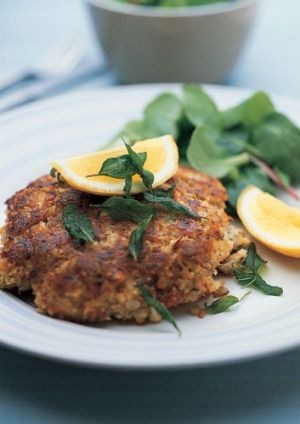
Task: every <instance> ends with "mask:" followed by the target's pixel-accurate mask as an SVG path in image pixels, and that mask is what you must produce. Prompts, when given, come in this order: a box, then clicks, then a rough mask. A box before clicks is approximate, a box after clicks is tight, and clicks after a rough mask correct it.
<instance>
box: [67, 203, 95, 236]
mask: <svg viewBox="0 0 300 424" xmlns="http://www.w3.org/2000/svg"><path fill="white" fill-rule="evenodd" d="M62 220H63V224H64V227H65V229H66V230H67V231H68V233H69V235H70V236H71V237H72V238H74V239H76V240H79V241H81V242H92V241H93V240H94V238H95V232H94V229H93V226H92V223H91V221H90V219H89V217H88V216H87V215H85V214H84V213H83V212H82V211H81V210H80V209H79V208H78V206H76V205H75V204H73V203H69V204H68V205H66V206H65V207H64V208H63V212H62Z"/></svg>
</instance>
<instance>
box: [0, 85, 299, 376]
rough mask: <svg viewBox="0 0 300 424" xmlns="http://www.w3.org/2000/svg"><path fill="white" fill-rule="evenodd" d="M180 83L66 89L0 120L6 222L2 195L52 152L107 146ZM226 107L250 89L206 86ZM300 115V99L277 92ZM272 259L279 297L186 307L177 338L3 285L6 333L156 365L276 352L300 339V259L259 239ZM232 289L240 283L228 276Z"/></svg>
mask: <svg viewBox="0 0 300 424" xmlns="http://www.w3.org/2000/svg"><path fill="white" fill-rule="evenodd" d="M166 89H170V90H175V91H176V90H178V86H175V85H171V86H170V85H168V86H167V85H148V86H132V87H130V86H129V87H122V88H109V89H101V90H99V91H97V90H96V91H88V92H83V93H81V94H76V95H68V96H62V97H59V98H56V99H54V100H50V101H46V102H43V103H39V104H37V105H33V106H30V107H27V108H23V109H20V110H17V111H16V112H12V113H10V114H7V115H5V116H4V117H2V119H0V134H1V138H0V149H1V159H2V161H1V163H2V166H1V171H0V174H1V175H0V176H1V180H0V181H1V190H0V204H1V221H4V210H5V206H4V202H5V200H6V199H7V198H8V197H9V196H11V195H12V194H13V193H14V192H15V191H16V190H18V189H20V188H22V187H24V185H25V184H27V183H29V182H30V181H31V180H33V179H34V178H36V177H38V176H39V175H41V174H43V173H47V172H48V171H49V168H50V161H51V159H53V158H56V157H61V156H68V155H74V154H77V153H81V152H87V151H92V150H95V149H97V148H99V147H101V146H104V145H105V143H106V142H107V140H109V139H110V137H111V136H112V135H113V134H115V132H116V131H117V130H118V129H120V127H121V126H122V124H123V123H124V122H126V121H127V120H128V119H132V118H136V117H138V116H139V115H140V112H141V110H142V108H143V106H144V105H145V103H147V102H148V101H149V100H150V99H151V98H152V97H153V96H154V95H156V94H157V93H159V92H161V91H162V90H166ZM208 89H209V92H210V93H211V94H212V95H213V97H214V98H215V100H216V101H217V103H218V104H219V106H220V107H226V106H229V105H232V104H234V103H236V102H238V101H240V100H241V99H242V98H244V97H245V96H246V95H248V94H249V93H248V92H245V91H241V90H236V89H230V88H222V87H208ZM276 101H277V106H278V107H279V109H280V110H282V111H284V112H285V113H287V114H288V115H289V116H291V117H292V118H293V119H295V120H296V121H298V123H300V104H299V103H296V102H292V101H289V100H283V99H277V100H276ZM299 165H300V164H299ZM260 253H261V254H262V255H263V257H265V258H267V259H268V260H269V262H270V265H269V268H268V271H267V275H266V278H267V280H268V281H270V282H271V283H274V284H276V283H277V284H279V285H280V286H282V287H283V288H284V295H283V296H281V297H271V296H265V295H263V294H260V293H258V292H255V291H252V294H251V296H248V298H247V300H246V301H245V302H243V304H241V305H239V307H238V308H235V309H234V310H232V311H230V312H227V313H224V314H221V315H216V316H207V317H206V318H205V319H202V320H201V319H198V318H195V317H192V316H189V315H188V314H184V313H180V312H179V313H178V314H177V320H178V323H179V325H180V327H181V330H182V337H178V336H177V335H176V333H175V332H174V331H173V329H172V327H171V326H170V325H169V324H167V323H161V324H159V325H147V326H143V327H140V326H136V325H124V324H118V323H116V322H113V323H108V324H104V325H100V326H95V327H92V326H85V325H78V324H74V323H70V322H64V321H60V320H56V319H53V318H49V317H47V316H43V315H40V314H38V313H37V312H36V311H35V309H34V308H33V307H31V306H30V305H28V304H26V303H24V302H22V301H21V300H18V299H17V298H15V297H14V296H12V295H10V294H8V293H6V292H3V291H1V292H0V341H1V342H3V343H5V344H7V345H9V346H12V347H15V348H19V349H22V350H25V351H27V352H31V353H35V354H40V355H44V356H48V357H51V358H56V359H60V360H66V361H71V362H77V363H82V364H89V365H94V366H110V367H127V368H138V367H140V368H153V367H164V368H166V367H183V366H196V365H197V366H205V365H210V364H217V363H224V362H230V361H236V360H242V359H246V358H252V357H257V356H261V355H266V354H271V353H274V352H278V351H280V350H284V349H287V348H291V347H293V346H297V345H300V281H299V276H300V261H299V260H293V259H288V258H285V257H283V256H280V255H277V254H273V253H271V252H269V251H267V250H266V249H263V248H261V247H260ZM228 285H229V287H230V289H231V291H232V292H233V293H234V294H238V295H239V294H241V292H242V290H241V289H240V288H239V287H238V286H237V284H235V283H233V282H232V281H230V280H228Z"/></svg>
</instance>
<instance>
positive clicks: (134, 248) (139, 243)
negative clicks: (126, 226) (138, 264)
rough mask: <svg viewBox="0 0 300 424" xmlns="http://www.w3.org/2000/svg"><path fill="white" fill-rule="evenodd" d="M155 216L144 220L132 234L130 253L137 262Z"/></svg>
mask: <svg viewBox="0 0 300 424" xmlns="http://www.w3.org/2000/svg"><path fill="white" fill-rule="evenodd" d="M153 216H154V215H150V216H149V217H148V218H146V219H143V220H142V221H141V222H140V223H139V224H138V226H137V228H136V229H135V230H134V231H133V232H132V233H131V236H130V242H129V253H130V254H131V256H132V257H133V259H134V260H135V261H136V260H137V259H138V258H139V256H140V253H141V250H142V247H143V239H144V235H145V231H146V229H147V227H148V225H149V224H150V222H151V220H152V219H153Z"/></svg>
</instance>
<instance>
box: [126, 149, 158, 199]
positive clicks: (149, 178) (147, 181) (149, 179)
mask: <svg viewBox="0 0 300 424" xmlns="http://www.w3.org/2000/svg"><path fill="white" fill-rule="evenodd" d="M124 144H125V147H126V149H127V152H128V156H129V159H130V161H131V165H132V166H133V168H134V169H135V173H136V174H138V175H139V176H140V177H141V179H142V180H143V183H144V185H145V187H146V188H147V190H149V191H152V184H153V182H154V175H153V174H152V172H150V171H147V170H146V169H144V163H143V162H142V161H141V159H140V156H139V154H138V153H136V152H135V151H134V150H133V148H132V147H131V146H130V145H129V144H127V143H126V142H125V141H124ZM146 158H147V153H146Z"/></svg>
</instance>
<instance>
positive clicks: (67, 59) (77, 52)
mask: <svg viewBox="0 0 300 424" xmlns="http://www.w3.org/2000/svg"><path fill="white" fill-rule="evenodd" d="M83 55H84V45H83V42H82V40H81V38H80V37H79V36H78V35H68V36H67V37H64V38H63V39H61V40H60V41H59V43H57V44H55V45H54V46H51V47H50V48H49V49H48V50H46V52H45V54H44V55H43V57H42V58H41V59H40V60H39V62H38V63H37V64H36V65H35V66H34V67H33V68H31V69H28V70H17V71H15V72H14V71H13V72H9V73H7V74H6V75H5V76H4V77H0V94H2V93H3V92H4V91H7V90H8V89H10V88H12V87H13V86H14V85H16V84H18V83H21V82H25V81H29V80H36V79H47V78H49V79H50V78H52V77H56V76H59V75H64V74H67V73H68V72H70V71H71V70H73V69H74V68H75V67H76V66H77V65H79V63H80V62H81V60H82V58H83Z"/></svg>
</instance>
